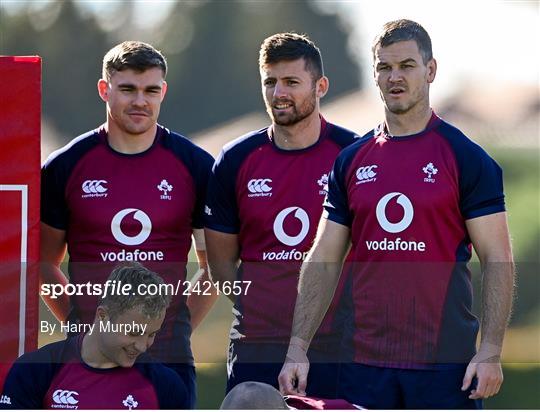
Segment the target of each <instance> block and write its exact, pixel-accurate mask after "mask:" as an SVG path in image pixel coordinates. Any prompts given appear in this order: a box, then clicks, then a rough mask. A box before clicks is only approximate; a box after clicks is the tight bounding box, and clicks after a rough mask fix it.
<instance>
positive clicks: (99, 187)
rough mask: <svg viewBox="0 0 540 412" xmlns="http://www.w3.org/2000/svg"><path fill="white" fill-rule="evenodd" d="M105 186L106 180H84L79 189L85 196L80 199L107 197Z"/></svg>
mask: <svg viewBox="0 0 540 412" xmlns="http://www.w3.org/2000/svg"><path fill="white" fill-rule="evenodd" d="M106 184H107V181H106V180H85V181H84V182H83V184H82V186H81V188H82V191H83V192H84V193H86V195H83V196H82V197H83V198H85V197H107V187H106V186H104V185H106Z"/></svg>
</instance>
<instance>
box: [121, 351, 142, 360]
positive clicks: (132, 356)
mask: <svg viewBox="0 0 540 412" xmlns="http://www.w3.org/2000/svg"><path fill="white" fill-rule="evenodd" d="M124 352H126V356H127V357H128V359H131V360H133V359H137V356H139V355H140V353H139V352H138V351H133V350H127V349H124Z"/></svg>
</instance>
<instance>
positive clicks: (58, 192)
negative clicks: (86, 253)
mask: <svg viewBox="0 0 540 412" xmlns="http://www.w3.org/2000/svg"><path fill="white" fill-rule="evenodd" d="M100 130H101V129H95V130H92V131H90V132H87V133H85V134H83V135H81V136H79V137H77V138H75V139H73V140H72V141H71V142H70V143H68V144H67V145H66V146H64V147H62V148H60V149H58V150H56V151H55V152H53V153H51V155H50V156H49V157H48V158H47V160H46V161H45V163H44V164H43V167H42V169H41V220H42V221H43V222H44V223H46V224H48V225H49V226H52V227H54V228H56V229H60V230H66V229H67V222H68V210H67V204H66V201H65V189H66V186H67V183H68V180H69V177H70V176H71V173H72V172H73V169H74V168H75V166H76V165H77V163H78V162H79V161H80V159H81V158H83V157H84V156H85V155H86V154H87V153H89V152H90V151H91V150H92V149H93V148H95V147H96V146H98V145H99V143H100Z"/></svg>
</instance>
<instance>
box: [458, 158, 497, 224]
mask: <svg viewBox="0 0 540 412" xmlns="http://www.w3.org/2000/svg"><path fill="white" fill-rule="evenodd" d="M475 149H476V148H475ZM472 155H473V156H474V159H470V160H467V161H464V162H463V165H462V167H461V171H460V179H459V181H460V183H459V185H460V207H461V213H462V215H463V217H464V218H465V219H474V218H476V217H480V216H485V215H490V214H493V213H498V212H504V211H505V204H504V191H503V178H502V169H501V167H500V166H499V165H498V164H497V163H496V162H495V160H493V159H492V158H491V157H489V156H488V154H487V153H486V152H484V151H483V150H482V149H480V148H479V147H478V148H477V149H476V150H474V153H473V154H472ZM471 157H472V156H471Z"/></svg>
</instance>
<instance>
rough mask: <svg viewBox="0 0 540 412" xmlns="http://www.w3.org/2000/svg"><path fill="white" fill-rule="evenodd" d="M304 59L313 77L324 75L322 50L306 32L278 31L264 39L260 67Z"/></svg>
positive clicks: (260, 54)
mask: <svg viewBox="0 0 540 412" xmlns="http://www.w3.org/2000/svg"><path fill="white" fill-rule="evenodd" d="M297 59H304V61H305V64H306V65H305V68H306V70H307V71H309V72H311V74H312V77H313V79H315V80H318V79H320V78H321V77H322V76H324V68H323V62H322V57H321V51H320V50H319V48H318V47H317V46H316V45H315V43H313V41H311V39H310V38H309V37H308V36H307V35H305V34H297V33H294V32H288V33H277V34H274V35H272V36H270V37H267V38H266V39H264V41H263V42H262V44H261V49H260V51H259V67H261V68H262V67H264V66H266V65H267V64H274V63H278V62H281V61H292V60H297Z"/></svg>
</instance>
